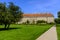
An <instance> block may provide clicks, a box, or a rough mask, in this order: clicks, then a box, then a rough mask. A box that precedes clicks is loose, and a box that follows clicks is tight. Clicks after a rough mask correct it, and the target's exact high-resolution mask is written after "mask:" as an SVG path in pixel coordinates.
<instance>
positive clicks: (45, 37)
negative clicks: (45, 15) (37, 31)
mask: <svg viewBox="0 0 60 40" xmlns="http://www.w3.org/2000/svg"><path fill="white" fill-rule="evenodd" d="M36 40H57V32H56V27H55V26H53V27H51V28H50V29H49V30H48V31H46V32H45V33H44V34H42V35H41V36H40V37H39V38H37V39H36Z"/></svg>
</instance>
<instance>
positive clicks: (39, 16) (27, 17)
mask: <svg viewBox="0 0 60 40" xmlns="http://www.w3.org/2000/svg"><path fill="white" fill-rule="evenodd" d="M27 20H29V21H30V23H32V22H33V20H34V21H35V22H36V21H38V20H44V21H47V22H48V23H50V22H53V23H54V16H53V15H52V14H51V13H44V14H42V13H40V14H37V13H36V14H23V18H22V20H21V21H20V22H18V24H20V23H24V22H26V21H27Z"/></svg>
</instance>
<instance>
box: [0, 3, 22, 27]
mask: <svg viewBox="0 0 60 40" xmlns="http://www.w3.org/2000/svg"><path fill="white" fill-rule="evenodd" d="M22 14H23V12H22V11H21V8H20V7H19V6H16V5H14V3H12V2H10V3H9V5H8V6H7V5H6V3H0V23H1V24H4V25H5V28H9V25H10V24H11V23H16V22H18V21H20V20H21V18H22Z"/></svg>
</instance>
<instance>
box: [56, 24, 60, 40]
mask: <svg viewBox="0 0 60 40" xmlns="http://www.w3.org/2000/svg"><path fill="white" fill-rule="evenodd" d="M57 35H58V40H60V24H57Z"/></svg>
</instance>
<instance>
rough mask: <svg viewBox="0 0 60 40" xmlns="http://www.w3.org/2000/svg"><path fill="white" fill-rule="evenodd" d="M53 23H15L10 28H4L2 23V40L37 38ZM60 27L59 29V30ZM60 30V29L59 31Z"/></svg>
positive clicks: (0, 32)
mask: <svg viewBox="0 0 60 40" xmlns="http://www.w3.org/2000/svg"><path fill="white" fill-rule="evenodd" d="M50 27H52V25H49V24H47V25H46V24H43V25H14V24H12V25H11V26H10V29H9V30H4V29H3V26H2V25H0V40H35V39H36V38H37V37H38V36H40V35H41V34H42V33H44V32H45V31H47V30H48V29H49V28H50ZM59 30H60V29H58V31H59ZM59 32H60V31H59Z"/></svg>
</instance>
